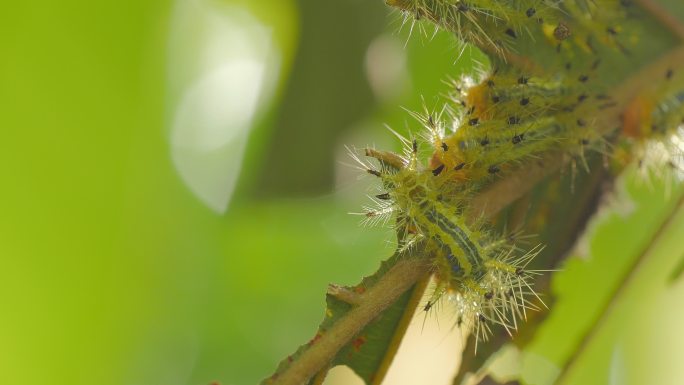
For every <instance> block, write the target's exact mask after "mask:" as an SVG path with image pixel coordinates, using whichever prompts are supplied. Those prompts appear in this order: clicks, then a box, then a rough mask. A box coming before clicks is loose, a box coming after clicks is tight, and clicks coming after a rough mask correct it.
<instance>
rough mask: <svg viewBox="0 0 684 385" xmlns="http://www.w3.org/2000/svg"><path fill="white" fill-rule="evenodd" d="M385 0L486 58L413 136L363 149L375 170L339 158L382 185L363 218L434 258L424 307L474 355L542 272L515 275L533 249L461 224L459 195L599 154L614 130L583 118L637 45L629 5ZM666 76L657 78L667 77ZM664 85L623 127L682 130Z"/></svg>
mask: <svg viewBox="0 0 684 385" xmlns="http://www.w3.org/2000/svg"><path fill="white" fill-rule="evenodd" d="M387 3H388V4H389V5H390V6H393V7H395V8H398V9H400V10H401V11H403V12H404V15H405V20H407V21H408V20H411V22H412V23H413V22H414V21H415V20H428V21H430V22H432V23H434V24H435V25H437V26H438V27H440V28H442V29H445V30H447V31H450V32H453V33H454V34H455V35H456V37H457V38H458V39H460V40H461V41H464V42H466V43H471V44H473V45H475V46H477V47H479V48H480V49H481V50H483V51H484V52H486V53H489V57H490V68H491V69H490V70H489V71H487V72H486V73H484V74H483V75H482V76H480V78H479V79H473V78H472V77H468V76H466V77H463V78H461V79H459V80H457V81H451V87H452V90H451V91H450V93H449V95H448V98H447V99H448V100H447V103H446V104H445V106H444V108H443V109H441V110H440V113H439V114H434V113H430V112H428V111H427V109H426V110H425V111H424V112H423V113H417V112H414V113H412V115H413V116H414V117H415V118H416V119H417V120H418V121H419V122H420V123H421V124H422V126H423V128H424V130H425V135H424V138H422V139H421V140H418V139H413V140H409V139H407V138H404V137H402V136H401V135H399V134H397V136H399V138H400V139H401V141H402V142H403V143H404V153H403V154H401V155H400V154H396V153H391V152H385V151H379V150H376V149H367V150H366V154H365V155H366V156H368V157H370V158H374V159H376V160H377V162H378V165H377V166H376V165H375V164H373V163H371V162H367V161H363V160H361V159H360V158H359V157H358V156H357V155H356V154H352V156H353V157H354V159H355V160H356V161H357V163H358V164H359V165H360V168H361V169H362V170H364V171H365V172H367V173H370V174H372V175H374V176H376V177H378V178H379V179H380V181H381V184H382V186H383V188H384V189H385V192H383V193H382V194H378V195H376V196H375V198H374V200H375V202H376V204H377V206H378V207H377V208H367V209H366V211H365V213H364V216H365V219H364V220H365V221H366V222H368V223H376V222H387V221H388V218H390V217H391V216H392V215H395V218H396V220H397V222H396V226H397V228H398V229H399V230H400V233H401V234H402V236H401V239H400V247H403V248H410V247H417V248H421V249H422V250H425V252H426V253H430V254H431V255H434V256H435V257H434V258H433V265H434V273H435V276H436V277H437V279H438V282H439V284H438V286H437V289H436V291H435V293H434V294H433V295H432V298H431V299H430V301H429V302H428V305H426V307H427V308H428V309H429V308H431V307H432V304H434V303H435V301H436V300H437V299H439V298H441V297H442V296H444V295H445V294H446V295H447V296H448V297H450V298H452V299H453V300H454V302H455V304H456V308H457V313H458V315H457V325H458V326H464V327H465V328H466V329H467V330H470V331H472V332H473V333H474V334H475V337H476V340H475V341H476V342H475V346H476V347H477V343H478V341H479V340H487V338H488V336H489V335H490V334H491V333H492V329H491V327H492V325H500V326H502V327H503V328H505V329H506V331H507V332H508V333H509V334H511V332H512V330H515V329H516V328H517V326H518V320H520V319H524V318H526V312H527V310H532V309H534V310H536V309H538V308H539V306H540V305H543V306H545V305H544V303H543V301H542V300H541V298H540V297H539V295H538V294H537V293H536V292H535V291H534V289H533V288H532V280H533V278H534V276H535V275H538V274H541V272H540V271H535V270H530V269H528V268H527V266H528V264H529V263H530V261H531V260H532V259H533V258H534V257H535V256H536V255H537V254H538V253H539V252H540V251H541V250H542V248H543V247H541V246H537V247H534V248H532V249H531V250H529V251H524V250H521V249H520V248H518V247H517V246H516V245H515V244H511V243H509V242H506V240H505V239H503V238H502V237H498V236H496V235H495V234H493V232H492V231H491V230H489V229H488V227H487V225H486V224H484V223H475V224H471V223H468V221H467V220H466V218H465V215H464V212H465V209H466V207H467V206H468V204H469V201H470V199H471V197H472V196H474V194H476V193H477V192H478V191H480V190H482V189H483V188H484V187H486V186H487V185H489V184H490V183H491V182H492V181H493V180H495V179H496V178H497V177H499V175H502V174H505V173H506V172H509V171H511V170H514V169H516V168H520V167H524V165H525V164H526V162H529V160H530V159H533V158H535V157H538V156H539V155H540V154H543V153H546V152H549V151H562V152H563V153H565V154H568V155H569V156H570V157H571V158H573V159H574V160H573V162H581V163H582V164H583V165H584V166H585V168H587V169H588V166H587V163H586V161H585V160H584V159H585V156H584V154H585V152H586V151H588V150H593V151H600V152H607V151H609V150H610V149H611V146H612V145H611V144H610V143H609V141H608V140H607V138H606V137H607V135H608V134H612V133H613V132H614V130H612V128H610V129H606V128H604V127H597V126H596V121H597V120H598V117H599V116H600V115H601V113H602V112H603V111H605V110H607V109H610V108H614V107H615V106H617V104H618V103H617V102H616V101H615V100H613V98H612V96H611V95H610V94H609V92H608V90H609V89H610V88H611V87H612V86H615V85H616V84H617V83H618V82H619V81H620V79H621V77H623V76H625V73H626V72H624V71H626V70H625V69H621V68H620V67H619V66H617V65H616V64H618V63H619V62H620V61H621V60H628V58H630V55H631V53H632V51H633V50H636V51H644V50H647V49H649V48H648V47H647V45H646V44H644V42H643V41H642V40H641V39H640V29H639V23H640V22H642V21H643V20H641V19H640V15H639V13H638V12H636V11H635V9H634V6H633V4H632V3H631V2H630V1H618V0H565V1H550V0H387ZM656 48H657V47H656ZM630 60H631V59H630ZM540 63H543V64H540ZM635 65H636V64H635ZM674 77H675V74H673V73H670V72H668V73H666V74H665V78H666V80H672V78H674ZM671 84H673V86H671V87H669V88H667V89H666V90H665V91H664V90H661V91H659V94H667V95H668V96H667V97H666V98H664V99H662V100H663V101H662V102H661V103H660V104H657V105H649V106H647V107H645V108H643V111H644V114H643V115H644V116H639V117H637V118H633V119H632V120H633V121H634V122H635V126H634V127H632V131H634V132H636V133H643V132H646V131H647V132H649V133H650V132H661V133H666V132H671V131H672V128H673V127H676V126H678V125H679V124H680V123H684V120H683V119H684V111H683V110H682V108H681V106H682V104H683V103H684V92H683V91H682V89H681V88H678V87H677V85H681V82H675V81H672V82H671ZM611 130H612V131H611ZM395 134H396V133H395ZM663 135H665V134H663ZM640 136H641V137H644V136H645V135H640ZM424 144H427V145H429V147H430V148H431V156H430V157H429V158H428V159H420V157H419V155H418V154H419V147H421V146H422V145H424ZM573 164H574V163H573Z"/></svg>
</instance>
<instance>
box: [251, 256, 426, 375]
mask: <svg viewBox="0 0 684 385" xmlns="http://www.w3.org/2000/svg"><path fill="white" fill-rule="evenodd" d="M404 258H408V256H407V255H406V254H400V253H395V254H394V255H393V256H392V257H390V258H389V259H388V260H386V261H384V262H382V263H381V265H380V268H379V269H378V271H377V272H376V273H375V274H373V275H371V276H368V277H365V278H364V279H363V280H362V281H361V283H359V284H358V285H356V286H354V287H341V286H336V285H331V286H330V287H329V289H328V293H327V295H326V309H325V316H324V319H323V321H322V322H321V325H320V326H319V329H318V331H317V332H316V334H315V336H314V337H313V338H312V339H311V340H310V341H309V342H308V343H306V344H305V345H302V346H301V347H300V348H299V349H297V351H296V352H295V353H294V354H292V355H290V356H288V357H287V358H286V359H285V360H283V361H282V362H281V363H280V364H279V365H278V369H277V370H276V372H275V374H273V375H272V376H271V377H269V378H267V379H265V380H264V381H262V384H271V383H274V382H276V381H277V380H278V379H279V377H280V375H281V374H282V373H283V372H285V371H287V370H288V369H289V368H290V366H291V365H292V364H293V363H295V362H296V361H297V360H298V359H300V357H301V356H302V355H303V354H304V353H305V352H306V351H307V350H309V349H311V348H312V347H313V346H314V345H316V344H317V343H318V342H319V341H320V340H321V339H322V338H323V337H324V336H325V334H326V333H327V332H328V331H329V330H330V329H331V328H332V327H334V326H335V324H337V323H339V321H340V320H341V319H343V318H344V317H345V316H347V315H348V314H349V312H350V310H352V309H353V308H354V307H355V305H356V304H357V303H358V301H360V300H361V297H362V296H363V295H364V293H365V292H366V291H367V290H369V289H370V288H372V287H373V286H374V285H375V284H376V283H377V282H378V281H379V280H380V279H382V278H383V276H384V275H385V274H387V272H388V271H390V270H391V269H392V267H394V266H395V265H396V263H397V262H398V261H399V260H401V259H404ZM424 281H425V282H423V283H421V282H419V283H417V284H415V285H413V286H412V287H411V288H410V289H409V290H407V291H406V292H405V293H403V294H402V295H400V296H399V297H398V299H397V300H396V301H395V302H394V303H393V304H392V305H390V306H389V307H388V308H387V309H385V310H384V311H383V312H381V313H380V314H377V316H375V317H374V320H373V321H371V322H370V323H368V324H367V325H366V326H365V327H364V328H363V329H361V331H360V332H359V333H358V334H357V335H356V336H354V337H353V338H352V339H351V340H350V341H348V342H347V343H345V344H344V345H343V347H342V348H341V349H340V350H339V351H338V352H337V354H336V355H335V356H334V358H333V359H332V361H331V362H330V364H329V365H328V366H327V368H324V369H323V370H322V371H321V372H319V374H318V376H316V377H312V378H311V379H310V380H309V381H310V382H309V383H310V384H313V383H317V381H319V380H321V379H322V378H324V377H325V374H326V372H327V370H328V369H330V368H332V367H334V366H336V365H347V366H349V367H350V368H351V369H352V370H353V371H354V372H356V374H358V375H359V376H360V377H361V378H362V379H363V380H364V382H365V383H366V384H377V383H380V381H381V380H382V377H383V376H384V375H385V373H386V371H387V368H388V367H389V364H390V363H391V361H392V358H393V357H394V354H395V353H396V350H397V349H398V347H399V342H400V341H401V337H402V336H403V334H404V333H405V331H406V327H407V326H408V321H409V320H410V319H411V316H412V315H413V312H414V310H415V308H416V305H417V301H418V299H419V298H420V297H421V295H422V293H423V291H424V290H425V284H426V282H427V280H424Z"/></svg>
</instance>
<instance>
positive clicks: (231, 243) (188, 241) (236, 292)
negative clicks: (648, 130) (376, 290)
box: [0, 0, 471, 385]
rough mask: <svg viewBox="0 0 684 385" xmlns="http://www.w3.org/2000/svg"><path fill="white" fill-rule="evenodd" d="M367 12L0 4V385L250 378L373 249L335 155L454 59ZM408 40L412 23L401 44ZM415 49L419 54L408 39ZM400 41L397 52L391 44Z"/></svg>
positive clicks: (356, 8) (376, 139)
mask: <svg viewBox="0 0 684 385" xmlns="http://www.w3.org/2000/svg"><path fill="white" fill-rule="evenodd" d="M400 26H401V18H400V16H399V15H398V14H390V13H389V12H388V10H387V9H386V7H385V6H384V5H383V4H382V2H381V1H365V0H345V1H336V2H333V1H316V0H308V1H307V0H301V1H289V0H272V1H269V0H244V1H232V0H226V1H209V0H177V1H175V2H174V1H161V0H151V1H118V2H88V1H76V0H67V1H61V2H53V1H26V2H10V3H8V4H5V5H4V7H3V11H2V12H0V50H1V52H2V53H1V54H0V133H1V134H2V136H1V137H0V165H1V166H0V170H1V172H2V179H1V180H2V187H1V188H0V218H1V219H0V261H1V265H0V309H1V310H0V384H70V385H75V384H98V385H106V384H117V385H119V384H132V385H133V384H135V385H137V384H150V385H151V384H164V385H173V384H207V383H209V382H210V381H214V380H216V381H220V382H221V383H222V384H253V383H256V382H257V381H258V380H260V379H261V378H263V377H265V376H267V375H269V374H270V372H271V371H272V370H273V369H274V368H275V365H276V363H277V362H278V360H280V359H281V358H282V357H284V356H285V355H287V354H288V353H291V352H292V351H294V349H295V348H296V347H297V346H298V345H299V344H301V343H303V342H305V341H306V340H308V338H310V337H311V335H312V334H313V332H314V330H315V327H316V325H317V323H318V322H319V321H320V319H321V317H322V315H323V305H324V291H325V287H326V285H327V283H328V282H336V283H342V284H351V283H354V282H356V281H357V280H358V279H359V278H360V277H361V276H362V275H364V274H369V273H371V272H372V271H373V270H374V269H375V268H376V267H377V266H378V263H379V261H380V260H381V259H382V258H385V257H386V256H388V255H389V254H390V253H391V248H390V247H389V246H388V245H387V244H386V242H384V241H385V240H389V239H390V233H389V231H388V230H386V229H373V230H369V229H364V228H361V227H360V226H358V218H357V217H354V216H351V215H348V214H347V213H348V212H353V211H359V210H360V206H361V205H362V204H363V203H366V200H365V197H364V194H366V193H368V191H367V190H368V186H369V185H370V183H369V180H358V174H359V173H358V172H357V171H356V170H354V169H353V168H352V167H349V166H346V165H344V164H341V163H345V162H346V163H350V161H349V160H348V158H347V156H346V155H345V149H344V147H343V145H344V144H347V145H350V146H359V147H361V146H365V145H367V144H378V145H381V146H383V147H386V148H387V147H397V146H398V143H397V141H396V140H394V139H392V138H391V137H390V135H388V133H387V131H386V130H384V128H383V124H384V123H387V124H389V125H391V126H392V127H393V128H395V129H397V130H399V131H402V132H406V131H407V130H408V129H409V128H410V127H411V126H412V125H413V128H414V129H415V128H417V125H415V124H414V123H413V122H412V121H411V118H410V117H408V115H407V114H406V113H405V111H404V110H402V109H401V108H400V106H405V107H407V108H410V109H419V108H421V105H422V102H421V95H424V96H425V103H426V105H428V106H430V107H433V106H436V105H437V100H438V99H437V96H438V95H439V94H440V93H441V92H444V91H445V90H446V87H445V86H444V85H443V83H442V80H443V79H445V77H446V76H452V77H458V76H460V73H461V71H462V69H463V68H469V67H470V66H471V62H470V60H469V53H468V52H467V51H466V53H465V55H464V56H463V57H462V58H461V59H460V60H457V50H456V49H455V48H456V44H455V42H454V41H453V39H451V38H450V37H449V36H446V35H443V34H438V35H436V36H435V37H434V38H433V37H432V32H431V30H430V31H428V35H427V37H425V36H423V37H418V38H412V39H410V40H408V35H409V32H410V31H409V29H410V28H408V26H405V27H404V28H403V29H401V32H398V31H399V30H400ZM414 34H415V31H414ZM428 42H430V44H427V43H428ZM405 45H406V47H404V46H405Z"/></svg>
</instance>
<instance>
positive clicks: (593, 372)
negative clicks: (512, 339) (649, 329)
mask: <svg viewBox="0 0 684 385" xmlns="http://www.w3.org/2000/svg"><path fill="white" fill-rule="evenodd" d="M634 179H635V178H629V183H626V184H625V187H626V191H623V192H622V194H621V196H620V197H619V198H618V200H617V201H615V202H612V203H613V204H612V205H610V207H608V208H605V209H604V210H603V212H602V214H601V216H600V218H597V219H595V220H594V221H593V224H592V227H593V230H592V231H590V233H589V234H588V235H587V240H586V241H585V242H587V243H588V247H589V253H588V255H586V256H582V255H576V256H574V257H573V258H571V259H569V260H568V262H567V264H566V266H565V268H564V269H563V271H562V272H560V273H558V274H556V275H555V277H554V282H553V287H554V292H555V294H556V295H557V302H556V303H555V304H554V306H553V310H552V311H551V314H550V316H549V318H548V319H547V320H546V322H545V323H544V324H543V325H542V326H541V328H540V330H539V331H538V332H537V335H536V336H535V338H534V340H533V341H532V343H531V344H530V345H529V346H527V347H526V348H525V349H524V350H523V360H522V361H523V363H522V375H521V380H523V381H524V382H526V383H530V384H532V383H534V384H544V383H556V382H558V383H583V384H585V383H588V384H590V383H596V384H605V383H608V380H609V378H608V374H609V371H608V370H607V369H608V368H610V367H611V365H610V360H611V357H612V356H613V354H617V353H615V351H614V348H615V346H614V344H613V343H610V342H608V343H605V344H602V345H596V344H597V343H598V342H597V341H599V340H601V341H604V340H605V339H606V337H605V335H606V334H611V333H614V332H615V330H618V329H622V328H624V327H625V326H624V324H625V323H624V322H623V321H624V320H625V319H626V317H625V313H630V314H632V315H633V316H636V315H638V314H640V312H642V311H644V308H643V307H642V306H643V305H647V304H648V303H649V302H650V301H652V298H649V296H647V295H646V293H647V291H648V292H649V293H650V294H651V295H654V296H655V295H656V294H657V293H656V292H657V290H655V288H656V287H660V288H663V287H664V286H665V282H666V281H667V279H668V277H669V275H670V274H671V271H672V268H673V266H675V265H676V263H677V261H678V259H679V258H680V257H681V255H682V252H683V250H684V248H683V246H682V244H681V242H678V241H677V236H678V235H679V236H681V234H682V233H683V232H684V209H683V208H682V202H683V201H682V198H683V197H684V194H683V192H684V190H683V189H682V186H678V187H677V189H676V193H675V194H673V198H672V199H670V200H665V199H663V192H662V190H659V189H656V190H655V191H653V190H649V189H648V188H647V187H645V186H640V187H638V186H637V185H636V183H635V181H634ZM627 194H629V195H630V196H631V198H632V199H633V202H629V201H627V200H626V195H627ZM608 325H612V327H613V328H614V329H615V330H613V331H610V328H611V327H610V326H608ZM604 342H605V341H604ZM597 351H601V353H603V355H600V354H598V353H597ZM535 357H536V358H535ZM589 357H592V358H589ZM533 359H537V360H542V361H544V362H548V363H552V364H554V365H555V366H556V368H557V369H558V372H557V376H558V378H554V377H555V376H554V375H551V376H550V377H548V378H547V379H546V381H542V380H540V379H539V378H538V374H537V372H538V370H539V365H538V364H535V363H534V362H533ZM535 376H537V379H536V380H533V378H535ZM577 377H581V378H582V380H581V381H578V380H577Z"/></svg>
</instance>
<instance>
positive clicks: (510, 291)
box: [352, 138, 543, 340]
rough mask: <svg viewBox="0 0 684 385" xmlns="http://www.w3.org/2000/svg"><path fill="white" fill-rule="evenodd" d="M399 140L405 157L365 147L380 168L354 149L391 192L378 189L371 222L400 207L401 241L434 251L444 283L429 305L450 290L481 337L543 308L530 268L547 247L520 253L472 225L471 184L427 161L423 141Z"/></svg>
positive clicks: (462, 322)
mask: <svg viewBox="0 0 684 385" xmlns="http://www.w3.org/2000/svg"><path fill="white" fill-rule="evenodd" d="M401 139H402V140H403V141H404V143H405V144H406V145H407V148H406V154H405V155H403V156H402V155H398V154H394V153H387V152H381V151H376V150H373V149H368V150H367V151H366V155H367V156H370V157H373V158H375V159H377V160H378V161H379V162H380V167H374V166H373V165H372V164H370V163H369V162H364V161H362V160H361V159H360V158H358V157H357V156H356V155H355V154H353V153H352V156H353V157H354V159H355V160H356V161H357V162H358V163H359V165H360V166H361V167H362V169H363V170H365V171H366V172H368V173H369V174H372V175H375V176H377V177H379V178H380V179H381V181H382V184H383V186H384V187H385V188H386V189H387V191H388V192H386V193H383V194H378V195H376V200H377V202H378V203H379V206H380V207H379V208H378V209H368V210H367V211H366V213H365V216H366V220H367V221H370V222H375V221H379V220H380V218H383V217H384V218H387V216H390V215H392V214H393V213H396V216H397V218H398V223H397V227H398V228H399V229H402V230H404V231H405V234H404V236H403V237H402V238H403V239H402V240H401V242H402V244H401V247H402V248H404V249H407V248H412V247H413V248H418V249H420V250H421V251H424V252H426V253H429V254H432V255H434V256H435V257H434V260H433V263H434V267H435V269H434V270H435V272H436V275H437V277H438V279H439V284H438V288H437V290H436V291H435V293H434V294H433V296H432V298H431V299H430V301H429V303H430V304H433V303H435V301H436V300H438V299H439V298H440V297H441V296H442V295H445V294H447V295H448V296H450V297H452V298H453V299H455V301H456V303H457V312H458V314H457V317H458V321H457V324H458V326H459V327H460V326H464V327H466V329H467V330H474V331H475V333H476V336H477V339H478V340H479V339H483V340H487V338H488V336H489V334H491V332H492V331H491V327H490V325H491V324H499V325H502V326H503V327H504V328H506V330H507V331H509V333H510V332H511V330H513V329H516V328H517V319H518V318H521V317H525V315H526V311H527V310H528V309H537V305H535V304H534V303H533V301H531V300H530V298H529V297H530V296H536V297H537V298H539V297H538V296H537V294H536V293H534V291H533V290H532V288H531V281H532V277H533V276H534V275H536V274H539V273H538V272H537V271H531V270H527V269H526V267H527V264H528V263H529V262H530V261H531V259H532V258H533V257H534V256H535V255H536V254H537V253H538V252H539V251H540V250H541V249H540V248H535V249H533V250H532V251H530V252H528V253H520V250H519V249H518V248H517V247H515V246H514V245H511V244H510V243H509V242H508V240H500V239H496V238H495V237H492V236H491V235H490V234H488V233H487V232H486V231H485V230H484V229H483V228H482V226H478V225H469V224H468V223H466V221H465V219H464V216H463V212H462V209H463V207H464V203H465V202H466V201H467V198H466V197H467V196H468V195H469V193H468V191H467V190H466V189H464V188H465V187H467V185H465V184H463V183H460V182H459V181H458V180H455V179H453V178H451V177H450V173H449V172H447V171H445V170H444V166H443V165H442V166H439V167H437V168H434V169H433V168H429V167H427V165H426V164H424V162H421V159H419V156H418V148H419V142H418V141H417V140H413V141H408V140H407V139H405V138H401ZM540 301H541V300H540ZM542 303H543V302H542ZM430 307H431V306H427V308H428V309H429V308H430Z"/></svg>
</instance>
